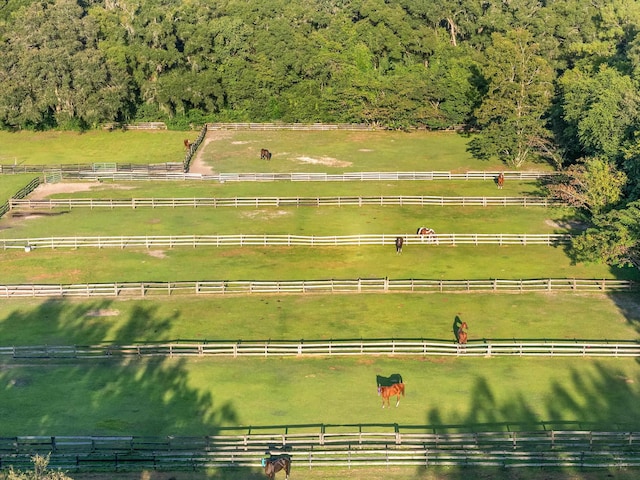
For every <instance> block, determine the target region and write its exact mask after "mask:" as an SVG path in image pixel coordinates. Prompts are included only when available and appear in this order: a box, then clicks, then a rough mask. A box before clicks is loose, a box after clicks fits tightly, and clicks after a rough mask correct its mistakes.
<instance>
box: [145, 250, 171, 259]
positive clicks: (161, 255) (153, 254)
mask: <svg viewBox="0 0 640 480" xmlns="http://www.w3.org/2000/svg"><path fill="white" fill-rule="evenodd" d="M147 253H148V254H149V256H150V257H155V258H166V257H167V254H166V253H164V250H147Z"/></svg>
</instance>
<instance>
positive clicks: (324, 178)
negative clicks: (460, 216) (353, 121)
mask: <svg viewBox="0 0 640 480" xmlns="http://www.w3.org/2000/svg"><path fill="white" fill-rule="evenodd" d="M499 173H501V172H500V171H469V172H464V173H453V172H345V173H304V172H289V173H273V172H271V173H268V172H254V173H219V174H215V175H202V174H198V173H179V172H159V171H158V172H148V173H147V172H134V171H132V172H121V171H117V172H104V171H77V172H72V171H65V172H64V178H68V179H83V180H104V179H109V180H114V181H135V180H144V181H149V180H155V181H158V180H167V181H175V180H204V181H216V182H222V183H224V182H276V181H288V182H354V181H357V182H363V181H417V180H485V181H486V180H491V181H494V180H495V178H496V177H497V176H498V174H499ZM502 173H504V176H505V178H506V179H507V180H538V179H544V178H549V177H552V176H554V175H558V174H559V173H558V172H535V171H507V172H502Z"/></svg>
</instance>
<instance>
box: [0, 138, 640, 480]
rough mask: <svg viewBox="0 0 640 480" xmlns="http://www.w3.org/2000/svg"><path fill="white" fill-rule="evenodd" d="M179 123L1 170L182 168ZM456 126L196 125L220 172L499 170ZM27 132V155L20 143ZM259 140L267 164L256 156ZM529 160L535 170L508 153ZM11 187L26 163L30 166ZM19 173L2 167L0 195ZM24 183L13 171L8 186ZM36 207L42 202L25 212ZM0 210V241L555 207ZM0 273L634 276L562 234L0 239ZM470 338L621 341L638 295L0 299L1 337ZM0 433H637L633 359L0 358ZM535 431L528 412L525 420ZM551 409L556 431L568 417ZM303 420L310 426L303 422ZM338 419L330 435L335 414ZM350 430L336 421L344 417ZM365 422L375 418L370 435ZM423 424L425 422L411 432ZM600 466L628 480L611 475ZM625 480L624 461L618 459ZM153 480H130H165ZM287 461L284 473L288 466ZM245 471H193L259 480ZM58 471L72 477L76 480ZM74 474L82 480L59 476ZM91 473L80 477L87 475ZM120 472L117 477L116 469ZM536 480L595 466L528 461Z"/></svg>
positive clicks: (56, 341) (403, 227) (31, 148)
mask: <svg viewBox="0 0 640 480" xmlns="http://www.w3.org/2000/svg"><path fill="white" fill-rule="evenodd" d="M187 137H189V138H194V137H195V133H194V132H189V133H186V134H185V132H155V133H149V132H110V133H109V132H89V133H87V134H73V133H69V134H67V133H64V134H62V133H60V132H52V133H46V134H32V133H20V134H7V133H2V134H0V145H1V147H0V163H14V162H15V163H18V164H20V163H31V164H35V163H52V164H57V163H99V162H115V161H117V162H121V163H149V162H151V163H158V162H166V161H172V162H173V161H181V160H182V157H183V155H184V148H183V146H182V139H183V138H187ZM467 141H468V138H465V137H462V136H459V135H455V134H427V133H425V132H419V133H415V134H406V133H400V132H323V133H317V132H311V133H308V132H305V133H301V132H214V134H213V135H212V136H211V137H209V138H208V139H207V141H206V142H205V145H204V147H203V152H202V155H203V158H204V160H205V161H206V162H207V163H208V164H209V165H210V166H211V167H212V168H213V169H214V170H215V171H220V172H250V171H273V172H289V171H322V172H329V173H337V172H340V171H427V170H442V171H465V170H501V169H503V166H502V165H500V164H497V163H491V162H481V161H478V160H475V159H473V158H472V157H471V156H470V155H469V154H468V152H467V151H466V143H467ZM27 145H28V148H26V146H27ZM263 147H265V148H269V149H270V150H271V151H272V152H273V154H274V156H273V159H272V160H271V162H264V161H260V160H259V159H258V157H259V149H260V148H263ZM526 168H530V169H536V170H541V169H548V168H549V167H548V166H546V165H542V164H538V165H535V164H534V165H527V166H526ZM29 178H30V176H29ZM27 181H28V179H27V178H26V177H24V178H19V177H11V178H10V177H1V178H0V195H4V197H0V200H1V198H7V197H8V196H9V195H11V194H12V193H14V192H15V191H16V190H17V189H19V188H20V187H21V186H22V185H23V184H26V182H27ZM22 182H24V183H22ZM542 192H543V189H542V187H541V186H540V185H538V184H537V183H536V182H507V184H506V185H505V188H504V190H501V191H498V190H497V189H496V188H495V185H494V184H493V183H492V182H490V181H486V182H480V181H468V182H458V181H456V182H449V181H444V182H437V181H433V182H345V183H292V182H278V183H246V184H244V183H243V184H239V183H237V184H234V183H225V184H220V183H197V182H176V183H173V182H171V183H168V182H163V183H158V184H156V183H151V182H150V183H147V182H145V183H140V184H136V183H132V182H118V183H113V182H103V183H100V184H96V187H95V188H93V189H91V190H90V191H83V192H75V193H67V194H57V195H56V196H57V197H64V198H66V197H92V198H131V197H163V198H167V197H180V198H185V197H187V198H193V197H214V196H215V197H234V196H337V195H361V196H379V195H434V196H462V195H465V196H522V195H540V194H542ZM41 213H42V212H41ZM45 213H52V215H43V216H37V217H35V218H29V219H25V218H17V217H16V218H11V217H10V216H7V217H5V218H2V219H0V236H1V237H2V238H25V237H50V236H54V235H61V236H62V235H64V236H74V235H144V234H153V235H179V234H197V233H201V234H238V233H253V234H287V233H291V234H301V235H339V234H344V235H347V234H355V233H408V234H411V233H414V232H415V229H416V228H417V227H418V226H422V225H426V226H429V227H431V228H434V229H435V230H436V231H437V232H438V233H482V232H486V233H490V232H496V233H553V232H567V231H570V229H571V228H572V227H571V225H575V223H569V222H576V221H579V220H580V217H579V215H578V214H577V213H576V212H574V211H571V210H570V209H564V208H559V209H556V208H553V209H545V208H538V207H535V208H526V209H525V208H517V207H504V208H497V207H493V208H479V207H470V208H461V207H425V208H418V207H366V208H365V207H363V208H358V207H342V208H329V207H322V208H308V207H305V208H297V209H294V208H291V209H274V208H261V209H250V208H243V209H217V210H214V209H188V208H182V209H154V210H152V209H139V210H129V209H120V210H113V211H109V210H94V211H88V210H80V209H77V210H75V209H74V210H72V211H71V212H66V211H64V210H54V211H53V212H45ZM0 272H1V275H0V283H76V282H77V283H89V282H113V281H121V282H124V281H179V280H220V279H230V280H235V279H245V280H259V279H264V280H274V279H280V280H285V279H326V278H358V277H360V278H372V277H375V278H380V277H385V276H386V277H389V278H429V279H469V278H479V279H487V278H512V279H520V278H549V277H551V278H621V279H635V280H638V279H639V278H640V276H639V272H638V270H637V269H613V268H610V267H607V266H606V265H597V264H590V265H586V264H575V263H574V262H572V260H571V258H570V256H569V255H568V253H567V251H566V250H565V249H564V248H562V247H542V246H527V247H524V246H508V247H498V246H478V247H475V246H458V247H434V246H424V247H420V248H418V247H417V246H416V247H413V246H412V245H407V246H406V247H405V249H404V253H403V255H401V256H399V255H395V251H394V248H393V247H392V246H386V247H337V248H333V247H323V248H307V247H283V248H272V247H268V248H259V247H225V248H209V247H207V248H195V249H194V248H174V249H152V250H143V249H129V248H126V249H123V250H120V249H117V248H114V249H101V250H98V249H89V248H87V249H78V250H65V249H60V250H48V249H36V250H34V251H32V252H29V253H27V252H24V251H21V250H11V251H8V250H7V251H0ZM456 316H460V317H461V318H462V319H463V320H465V321H467V322H468V324H469V327H470V328H469V337H470V339H471V340H474V339H483V338H490V339H512V338H517V339H574V338H578V339H585V338H588V339H609V340H633V339H637V338H638V332H639V329H640V327H639V326H638V325H639V324H640V323H639V322H640V306H639V302H638V299H637V295H636V294H615V295H613V294H609V295H579V294H569V293H554V294H385V295H375V294H361V295H357V294H353V295H272V296H265V295H259V296H235V297H225V298H214V297H208V298H201V297H194V296H175V297H154V298H148V299H137V298H130V299H126V300H120V299H118V300H114V299H110V298H106V299H87V300H81V299H77V300H66V299H65V300H59V299H24V298H23V299H13V298H12V299H1V301H0V338H2V340H1V341H0V346H6V345H41V344H50V345H60V344H96V343H101V342H116V343H120V344H130V343H136V342H152V341H167V340H172V339H183V340H195V341H204V340H216V339H225V340H238V339H246V340H264V339H292V340H298V339H301V338H305V339H330V338H336V339H337V338H353V339H357V338H429V339H435V340H441V341H452V340H453V332H452V325H453V321H454V318H455V317H456ZM394 372H400V373H402V375H403V377H404V378H405V382H406V384H407V396H406V398H404V399H403V400H402V401H401V405H400V407H399V408H397V409H396V408H392V409H390V410H387V409H384V410H383V409H381V408H380V400H379V398H378V397H377V395H376V392H375V383H374V382H375V375H376V374H383V375H388V374H390V373H394ZM0 385H2V386H3V395H2V396H1V397H0V415H1V418H3V435H4V436H14V435H76V434H77V435H88V434H96V435H97V434H105V435H206V434H211V433H215V432H216V431H219V429H220V428H223V427H225V428H226V427H229V428H231V427H234V428H238V429H245V430H246V428H247V426H249V425H252V426H254V427H256V426H271V427H269V428H271V429H277V428H282V427H275V426H277V425H281V426H282V425H292V424H297V425H300V424H318V423H325V424H342V425H344V424H356V423H373V424H385V425H386V424H393V423H397V424H400V425H428V426H429V428H431V429H433V428H441V429H446V428H448V429H454V430H465V431H468V430H473V429H487V430H491V429H507V428H509V429H520V430H524V429H530V428H543V424H544V426H545V427H546V428H548V427H549V426H555V427H557V428H562V427H563V426H567V425H571V426H572V427H571V428H574V427H575V426H576V423H574V422H577V423H578V424H580V425H579V427H580V428H591V427H593V426H594V425H595V427H597V428H602V429H607V430H608V429H616V428H622V429H636V428H638V426H640V413H639V411H638V409H637V407H636V404H637V399H638V397H639V394H640V392H639V391H638V388H639V387H638V385H640V373H639V370H638V361H637V359H584V358H553V359H552V358H438V357H433V358H432V357H428V358H419V357H412V358H392V357H386V356H382V357H362V358H318V359H309V358H293V359H292V358H289V359H268V360H267V359H262V358H254V359H235V360H234V359H217V360H214V359H185V358H180V359H155V360H133V359H131V360H126V361H122V362H119V361H117V360H112V361H102V360H97V361H86V362H77V363H76V362H69V361H62V360H59V361H57V360H48V361H28V360H24V361H22V360H21V361H19V362H18V361H11V360H7V361H3V362H2V364H0ZM545 422H548V423H545ZM566 422H570V423H566ZM313 428H316V427H313ZM336 428H337V427H336ZM343 428H349V427H343ZM375 428H382V427H375ZM425 428H426V427H425ZM536 473H537V472H533V471H531V470H527V471H523V472H509V473H507V472H505V471H500V472H496V471H493V470H484V469H477V470H465V471H462V470H459V469H439V470H437V472H435V473H434V471H433V470H431V469H428V470H424V469H413V468H411V469H410V468H407V469H384V470H381V469H366V470H357V471H354V472H352V473H351V474H350V473H349V472H345V471H340V470H333V469H331V470H313V471H305V472H304V478H309V479H314V478H323V479H331V478H336V479H337V478H370V479H375V480H377V479H381V478H386V479H392V478H415V479H423V480H427V479H428V480H434V479H436V478H446V479H457V478H504V479H507V478H508V479H510V480H511V479H523V480H524V479H529V478H531V479H535V480H539V479H540V478H541V477H540V476H538V475H536ZM601 473H602V475H604V476H608V475H613V476H615V478H618V479H625V480H626V478H633V476H632V475H631V474H630V473H629V474H628V473H627V472H626V471H624V470H615V471H614V470H603V471H602V472H601ZM635 473H637V472H635ZM159 475H160V474H157V473H148V474H147V473H143V474H138V476H137V477H136V478H148V479H154V478H156V477H157V478H158V480H168V478H169V477H167V478H166V479H164V478H162V477H161V476H159ZM302 475H303V471H302V470H295V476H294V477H293V478H300V477H301V476H302ZM262 476H263V473H262V472H260V471H257V470H256V471H250V472H249V471H247V470H243V471H239V472H236V471H233V470H230V471H222V472H220V471H218V472H213V473H210V474H209V475H208V474H207V473H204V474H203V476H201V477H188V476H186V474H184V475H183V474H176V475H175V478H176V479H177V478H181V479H188V478H189V479H191V478H193V480H195V478H207V477H210V478H216V479H221V478H262ZM74 477H75V475H74ZM77 478H84V477H83V476H82V477H81V476H78V477H77ZM96 478H99V477H96ZM122 478H125V477H124V476H123V477H122ZM543 478H545V479H554V480H555V479H558V478H575V479H578V478H579V479H582V480H587V479H588V480H592V479H594V478H603V477H597V476H590V474H589V473H585V472H567V471H561V472H553V471H549V470H545V472H544V474H543Z"/></svg>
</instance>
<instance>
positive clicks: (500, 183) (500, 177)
mask: <svg viewBox="0 0 640 480" xmlns="http://www.w3.org/2000/svg"><path fill="white" fill-rule="evenodd" d="M502 187H504V173H502V172H500V174H499V175H498V188H499V189H500V190H502Z"/></svg>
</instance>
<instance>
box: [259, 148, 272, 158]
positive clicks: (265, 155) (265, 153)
mask: <svg viewBox="0 0 640 480" xmlns="http://www.w3.org/2000/svg"><path fill="white" fill-rule="evenodd" d="M260 160H271V152H270V151H269V150H267V149H266V148H261V149H260Z"/></svg>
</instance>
